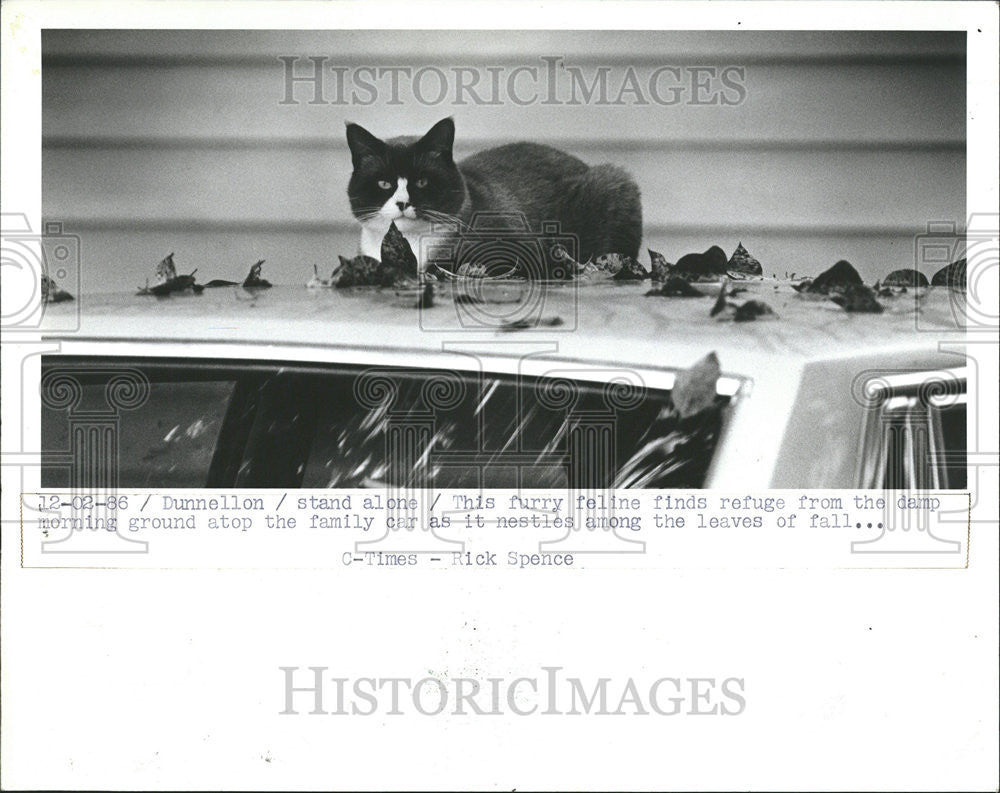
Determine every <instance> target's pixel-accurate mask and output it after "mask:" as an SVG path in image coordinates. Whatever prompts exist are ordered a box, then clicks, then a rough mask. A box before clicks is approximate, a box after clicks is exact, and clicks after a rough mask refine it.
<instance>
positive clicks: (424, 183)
mask: <svg viewBox="0 0 1000 793" xmlns="http://www.w3.org/2000/svg"><path fill="white" fill-rule="evenodd" d="M416 185H417V187H427V180H426V179H417V181H416Z"/></svg>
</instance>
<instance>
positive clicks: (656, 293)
mask: <svg viewBox="0 0 1000 793" xmlns="http://www.w3.org/2000/svg"><path fill="white" fill-rule="evenodd" d="M704 296H705V293H704V292H701V291H700V290H698V289H695V288H694V287H693V286H691V284H690V283H689V282H688V280H687V279H686V278H679V277H677V276H675V275H672V276H670V277H669V278H668V279H667V281H666V283H664V284H663V286H661V287H659V288H658V289H650V290H649V291H648V292H646V297H704Z"/></svg>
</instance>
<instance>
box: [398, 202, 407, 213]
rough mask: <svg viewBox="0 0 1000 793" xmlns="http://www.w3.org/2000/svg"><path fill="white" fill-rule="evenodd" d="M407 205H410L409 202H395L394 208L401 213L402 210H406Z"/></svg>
mask: <svg viewBox="0 0 1000 793" xmlns="http://www.w3.org/2000/svg"><path fill="white" fill-rule="evenodd" d="M409 205H410V202H409V201H397V202H396V206H397V207H398V208H399V211H400V212H402V211H403V210H404V209H406V208H407V207H408V206H409Z"/></svg>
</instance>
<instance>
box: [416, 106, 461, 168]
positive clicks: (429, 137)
mask: <svg viewBox="0 0 1000 793" xmlns="http://www.w3.org/2000/svg"><path fill="white" fill-rule="evenodd" d="M454 143H455V122H454V120H453V119H452V118H451V116H449V117H448V118H442V119H441V120H440V121H439V122H438V123H437V124H435V125H434V126H433V127H431V128H430V130H429V131H428V132H427V134H426V135H424V136H423V137H422V138H421V139H420V140H418V141H417V143H416V147H417V148H418V149H422V150H423V151H429V152H436V153H438V154H440V155H442V156H444V157H446V158H447V159H449V160H450V159H451V148H452V146H453V145H454Z"/></svg>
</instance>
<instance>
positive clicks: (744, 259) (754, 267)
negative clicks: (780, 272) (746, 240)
mask: <svg viewBox="0 0 1000 793" xmlns="http://www.w3.org/2000/svg"><path fill="white" fill-rule="evenodd" d="M726 270H727V271H728V272H734V273H741V274H744V275H762V274H763V272H764V270H763V268H762V267H761V266H760V262H759V261H757V260H756V259H755V258H754V257H753V256H751V255H750V253H749V252H748V251H747V249H746V248H744V247H743V243H742V242H740V243H739V245H737V246H736V250H735V251H733V255H732V256H730V257H729V262H728V263H727V264H726Z"/></svg>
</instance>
